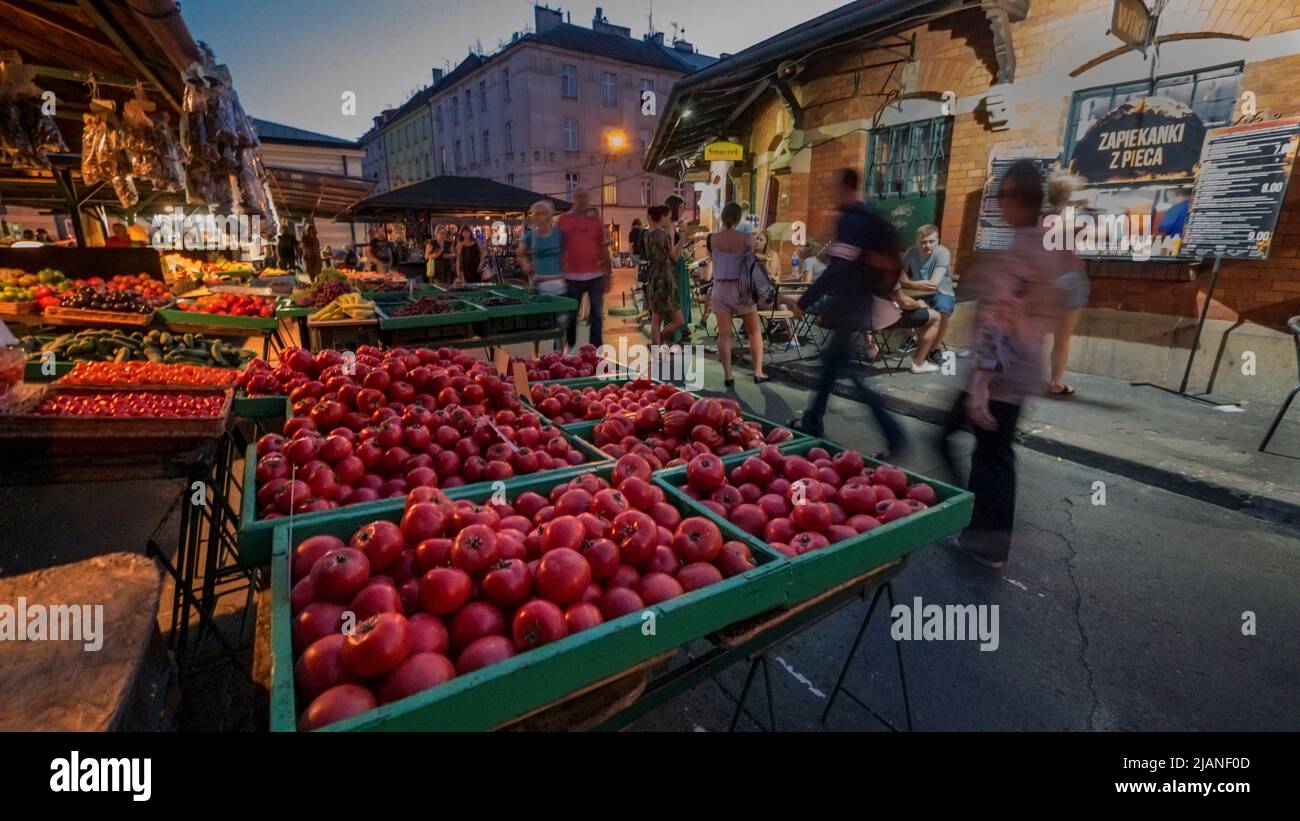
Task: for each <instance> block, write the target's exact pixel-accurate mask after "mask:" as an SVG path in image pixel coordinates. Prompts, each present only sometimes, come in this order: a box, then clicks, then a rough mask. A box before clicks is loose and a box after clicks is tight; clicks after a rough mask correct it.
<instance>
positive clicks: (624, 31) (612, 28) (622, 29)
mask: <svg viewBox="0 0 1300 821" xmlns="http://www.w3.org/2000/svg"><path fill="white" fill-rule="evenodd" d="M591 30H592V31H594V32H598V33H600V34H612V35H614V36H615V37H626V38H628V39H629V40H630V39H632V29H630V28H628V27H627V26H616V25H614V24H613V23H611V22H609V18H608V17H606V16H605V10H604V9H603V8H601V7H600V6H596V16H595V17H593V18H591Z"/></svg>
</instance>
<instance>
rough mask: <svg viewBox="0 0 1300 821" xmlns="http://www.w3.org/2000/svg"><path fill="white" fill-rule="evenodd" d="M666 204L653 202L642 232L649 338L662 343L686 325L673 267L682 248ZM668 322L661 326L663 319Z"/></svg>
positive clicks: (655, 342)
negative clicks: (645, 262) (675, 234)
mask: <svg viewBox="0 0 1300 821" xmlns="http://www.w3.org/2000/svg"><path fill="white" fill-rule="evenodd" d="M668 214H669V211H668V206H666V205H652V206H650V208H649V209H647V211H646V215H647V217H648V219H649V227H648V228H647V229H645V231H644V232H643V233H642V234H641V247H642V249H643V250H644V253H645V256H646V260H647V262H648V267H649V270H648V271H647V273H646V283H645V301H646V307H648V308H649V309H650V341H651V342H652V343H653V344H655V345H663V344H665V343H666V342H667V341H668V340H669V339H670V338H671V336H672V334H673V333H675V332H676V331H677V329H678V328H680V327H682V325H685V324H686V320H684V319H683V318H682V306H681V302H680V301H678V298H677V271H676V268H675V265H676V262H677V257H678V255H679V254H680V253H681V247H680V245H678V244H677V243H675V242H674V241H673V233H672V224H671V223H670V222H669V218H668ZM665 317H667V318H668V324H667V325H664V324H663V321H664V318H665Z"/></svg>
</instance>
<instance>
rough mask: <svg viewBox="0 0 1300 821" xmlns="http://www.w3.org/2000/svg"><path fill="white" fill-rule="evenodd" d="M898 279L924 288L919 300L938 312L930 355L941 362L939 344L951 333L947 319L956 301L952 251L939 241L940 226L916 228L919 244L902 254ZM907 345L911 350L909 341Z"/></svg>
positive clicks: (903, 283) (916, 288) (914, 287)
mask: <svg viewBox="0 0 1300 821" xmlns="http://www.w3.org/2000/svg"><path fill="white" fill-rule="evenodd" d="M898 281H899V283H901V284H902V286H903V287H904V288H910V289H912V290H914V291H923V292H924V293H923V294H922V295H921V297H920V301H921V302H924V303H925V304H926V305H928V306H930V307H931V308H933V309H934V310H935V311H938V313H939V331H938V335H937V336H936V338H935V340H934V344H933V345H932V346H931V349H930V357H929V358H930V361H931V362H932V363H934V364H936V365H938V364H940V363H941V362H942V361H943V360H942V359H941V358H940V354H939V348H940V346H942V345H943V340H944V337H945V336H946V335H947V333H948V322H949V320H950V319H951V318H952V311H953V308H954V307H955V306H956V304H957V297H956V295H955V292H954V291H953V287H952V254H951V253H949V251H948V249H947V248H945V247H943V246H942V245H940V244H939V228H938V226H935V225H922V226H921V227H920V228H919V229H917V232H916V245H914V246H912V247H911V248H908V249H907V252H906V253H904V254H903V272H902V275H901V276H900V277H899V280H898ZM910 342H912V340H909V343H910ZM913 344H915V343H913ZM904 348H905V349H906V350H911V347H910V345H905V346H904Z"/></svg>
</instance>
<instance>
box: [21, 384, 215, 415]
mask: <svg viewBox="0 0 1300 821" xmlns="http://www.w3.org/2000/svg"><path fill="white" fill-rule="evenodd" d="M225 404H226V399H225V395H224V394H221V393H216V392H212V393H182V392H170V391H111V390H109V391H60V392H58V393H55V394H53V395H51V396H47V397H45V398H44V399H43V400H41V402H40V404H39V405H37V406H36V412H37V413H39V414H41V415H43V416H110V417H123V416H141V417H156V418H160V419H171V418H203V419H215V418H217V417H219V416H221V413H222V410H223V409H224V407H225Z"/></svg>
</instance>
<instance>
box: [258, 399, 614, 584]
mask: <svg viewBox="0 0 1300 821" xmlns="http://www.w3.org/2000/svg"><path fill="white" fill-rule="evenodd" d="M280 408H281V412H284V410H285V408H284V405H283V404H281V406H280ZM560 433H561V434H562V435H563V436H564V438H565V439H568V440H569V441H570V442H572V443H573V446H574V448H576V449H577V450H578V451H579V452H580V453H581V454H582V455H583V457H584V458H585V459H586V461H585V462H583V463H582V464H581V465H565V466H563V467H558V468H555V469H554V470H548V471H546V472H545V473H537V474H529V475H528V476H519V477H515V478H513V479H509V480H507V482H506V485H507V487H508V486H510V484H511V483H512V482H521V481H526V480H528V479H531V478H532V477H533V476H546V477H553V476H565V475H570V476H576V475H578V474H580V473H585V472H587V471H589V470H591V469H592V468H593V467H596V466H604V465H608V464H610V463H611V460H610V458H609V454H607V453H605V452H604V451H602V450H600V449H599V448H597V447H595V446H594V445H592V444H590V443H588V442H584V441H583V440H581V439H579V438H577V437H576V436H573V435H572V434H570V433H568V432H567V431H565V430H563V429H560ZM256 472H257V444H256V443H253V444H250V445H249V446H248V449H247V451H245V453H244V484H243V487H244V488H245V492H244V495H243V498H242V499H240V503H239V534H238V537H237V539H236V554H237V558H238V560H239V563H240V564H241V565H244V566H245V567H258V566H261V565H264V564H266V563H267V562H268V561H269V560H270V558H271V539H272V533H273V532H274V530H275V528H276V527H277V526H279V525H282V524H284V523H285V522H286V520H285V519H258V518H257V491H256V488H257V477H256ZM491 487H492V482H475V483H474V484H472V485H461V486H460V487H453V488H446V489H445V490H446V493H447V496H448V497H449V498H452V499H463V498H469V497H472V496H473V495H474V494H476V493H479V492H481V491H483V490H484V489H485V488H488V489H490V488H491ZM405 501H406V497H405V496H401V497H398V498H395V499H376V500H375V501H373V502H362V503H361V504H356V505H348V506H346V507H341V508H337V509H335V510H322V511H320V512H318V513H304V514H301V515H297V516H294V517H293V528H294V532H295V533H299V534H301V535H302V536H303V538H306V537H307V536H312V535H315V534H317V533H324V532H327V531H326V530H324V529H323V528H327V527H329V526H330V523H332V522H334V521H336V520H338V519H341V518H342V519H347V518H350V517H354V516H357V515H370V516H379V515H383V514H385V513H387V512H389V511H391V510H401V509H402V506H403V505H404V504H405Z"/></svg>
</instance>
